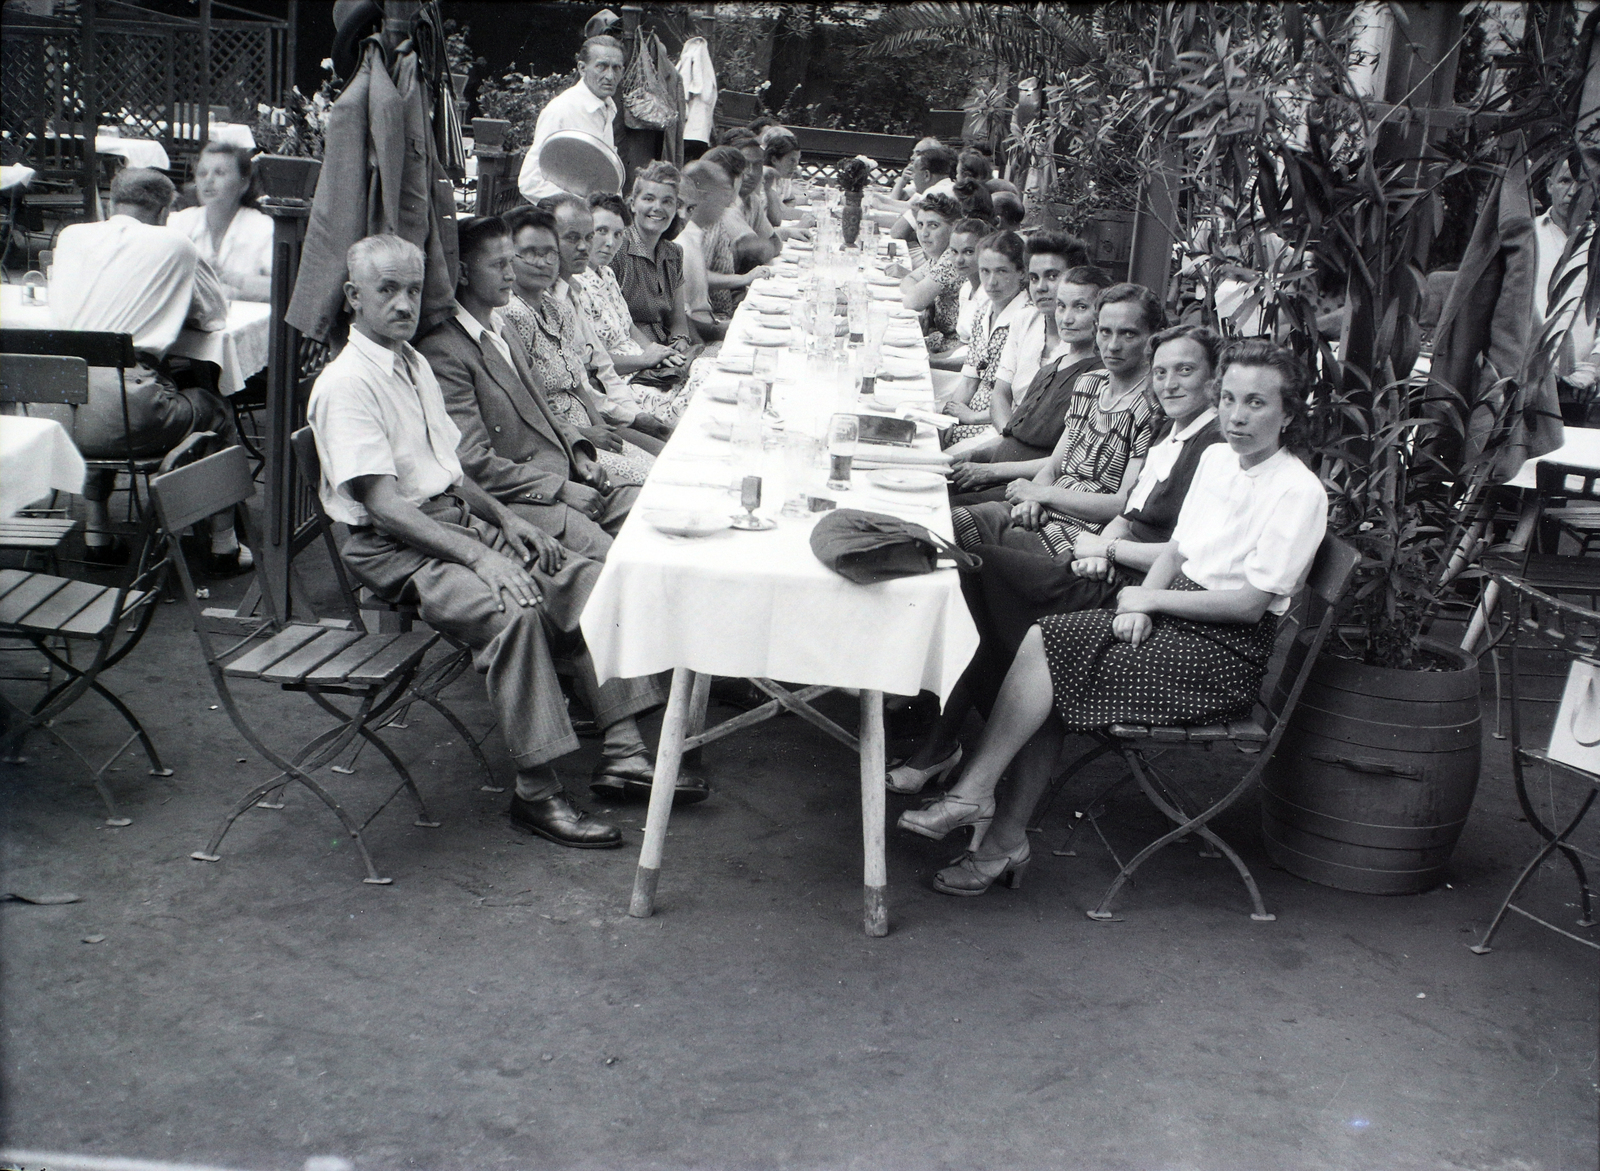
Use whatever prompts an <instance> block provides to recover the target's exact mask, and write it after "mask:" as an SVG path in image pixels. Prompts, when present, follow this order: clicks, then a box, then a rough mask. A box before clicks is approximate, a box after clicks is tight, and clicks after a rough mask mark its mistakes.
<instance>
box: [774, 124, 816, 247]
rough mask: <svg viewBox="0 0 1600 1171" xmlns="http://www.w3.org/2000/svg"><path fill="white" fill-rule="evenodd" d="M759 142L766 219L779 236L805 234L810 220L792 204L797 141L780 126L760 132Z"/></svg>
mask: <svg viewBox="0 0 1600 1171" xmlns="http://www.w3.org/2000/svg"><path fill="white" fill-rule="evenodd" d="M761 146H762V149H764V150H765V151H766V160H765V165H764V166H763V167H762V180H763V189H764V190H765V192H766V196H767V220H768V222H769V223H771V224H772V225H773V226H774V227H775V228H776V229H777V231H778V236H779V237H780V238H781V239H784V240H804V239H807V238H809V237H810V235H811V227H812V224H813V222H814V221H812V219H811V217H810V216H809V215H808V214H807V213H805V212H802V211H799V210H797V209H796V208H795V206H794V205H795V202H796V199H797V197H798V195H799V192H798V191H796V190H795V175H796V173H797V172H798V170H799V168H800V144H799V143H798V142H796V141H795V137H794V135H792V134H790V133H789V132H788V131H787V130H785V129H783V128H782V127H781V126H780V127H774V128H772V129H771V130H770V131H768V132H766V133H764V134H762V135H761Z"/></svg>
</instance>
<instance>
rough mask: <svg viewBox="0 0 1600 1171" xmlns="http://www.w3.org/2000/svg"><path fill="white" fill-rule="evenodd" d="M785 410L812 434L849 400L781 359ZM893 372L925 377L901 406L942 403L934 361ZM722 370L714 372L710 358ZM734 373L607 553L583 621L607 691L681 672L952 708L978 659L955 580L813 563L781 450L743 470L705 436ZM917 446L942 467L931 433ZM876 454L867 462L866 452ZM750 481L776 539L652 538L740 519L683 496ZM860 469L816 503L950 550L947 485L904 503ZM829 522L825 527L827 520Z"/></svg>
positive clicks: (681, 439)
mask: <svg viewBox="0 0 1600 1171" xmlns="http://www.w3.org/2000/svg"><path fill="white" fill-rule="evenodd" d="M755 317H756V314H755V312H754V310H753V309H752V308H751V306H750V304H748V303H747V304H745V305H743V306H741V308H740V310H739V312H738V313H737V314H736V315H735V318H734V321H733V325H732V328H731V329H730V330H729V334H728V339H727V340H726V341H725V342H724V344H723V351H722V357H723V358H725V359H728V360H730V361H732V362H737V361H739V360H741V359H742V358H744V357H746V356H748V355H749V354H750V352H751V347H750V346H749V344H748V342H747V341H746V340H745V335H746V330H747V329H748V327H749V326H750V325H751V323H752V322H753V320H754V318H755ZM777 352H778V357H779V365H778V368H777V377H778V379H779V382H778V384H777V385H776V386H775V387H774V392H773V395H774V400H775V402H776V404H777V406H778V408H779V410H780V412H782V413H784V414H785V416H786V423H787V420H788V419H790V418H796V417H802V418H803V417H804V416H810V419H811V420H812V422H813V425H815V424H817V423H819V422H820V421H822V420H824V419H826V417H827V415H828V414H829V413H830V412H831V411H832V410H834V409H838V402H839V394H840V388H839V387H838V386H831V385H818V384H817V383H816V382H815V381H812V380H807V381H805V382H801V381H799V380H798V379H797V380H796V381H787V379H789V378H791V377H795V376H798V375H801V374H802V373H803V370H802V369H801V367H802V366H803V364H802V363H800V362H799V360H798V359H796V358H794V357H793V356H791V354H790V353H789V351H787V350H779V351H777ZM900 353H901V354H902V356H901V357H899V358H897V359H895V361H896V362H897V363H898V364H900V365H902V366H904V365H905V364H907V363H916V364H920V368H921V371H920V372H921V376H922V381H920V382H918V383H915V384H908V383H906V382H896V383H895V384H893V385H894V386H895V387H896V388H897V389H900V390H901V393H902V394H903V393H905V391H904V388H906V387H907V386H908V385H914V386H916V387H917V388H918V389H921V390H924V391H925V393H927V394H928V395H930V396H931V386H930V385H929V384H928V383H927V382H926V375H927V353H926V351H925V350H923V349H921V348H920V347H919V348H918V349H916V350H911V351H901V352H900ZM701 361H702V362H706V363H712V364H715V363H716V362H717V361H718V359H711V358H702V359H701ZM738 381H739V376H738V375H736V374H720V373H719V374H713V375H710V376H709V377H708V378H707V380H706V384H705V386H703V387H702V389H701V390H700V391H699V392H697V394H696V395H695V398H694V400H693V401H692V402H691V403H690V406H689V409H688V411H687V412H686V413H685V415H684V418H683V419H682V420H681V421H680V423H679V424H678V427H677V430H676V432H675V433H674V435H673V437H672V439H671V441H670V442H669V443H668V444H667V447H666V450H665V451H664V452H663V453H662V455H661V457H660V458H659V460H658V461H657V463H656V466H655V469H654V471H653V472H652V474H651V477H650V479H649V481H647V482H646V484H645V486H644V489H643V490H642V492H641V494H640V497H639V501H638V503H637V504H636V505H635V506H634V509H633V512H632V514H631V516H630V517H629V520H628V522H627V524H626V525H624V527H623V529H622V532H621V534H620V535H619V536H618V537H617V540H616V543H615V544H614V545H613V546H612V547H611V551H610V553H609V554H607V557H606V564H605V568H604V570H603V571H602V572H601V575H600V579H599V581H598V583H597V584H596V586H595V589H594V593H593V594H592V595H591V596H590V598H589V603H588V606H587V607H586V608H585V609H584V613H583V619H582V627H583V633H584V638H585V640H586V642H587V644H588V647H589V650H590V652H591V653H592V654H593V656H594V661H595V667H596V669H597V670H598V672H599V675H600V677H601V679H609V678H616V677H624V678H626V677H632V676H639V675H651V674H655V673H656V672H659V671H665V670H668V669H670V668H674V667H687V668H689V669H690V670H693V671H699V672H705V673H709V674H714V675H726V676H737V677H744V678H751V677H759V678H769V679H779V680H785V681H787V682H791V683H801V684H824V685H828V686H834V687H853V688H861V689H866V690H874V691H883V692H888V693H891V694H897V695H914V694H916V693H917V692H918V691H920V690H924V689H926V690H928V691H933V692H936V693H938V694H939V695H940V696H941V697H943V696H945V695H948V694H949V692H950V689H951V687H953V686H954V684H955V682H956V680H957V678H959V677H960V675H961V672H962V671H963V670H964V669H965V667H966V665H967V662H968V660H969V659H970V658H971V657H972V654H973V652H974V651H975V650H976V649H977V645H978V635H977V629H976V627H975V626H974V625H973V622H972V618H971V616H970V615H969V614H968V612H967V607H966V603H965V601H964V600H963V597H962V594H961V586H960V581H959V579H958V577H957V574H956V572H955V571H954V570H953V569H945V570H939V571H936V572H934V573H931V574H925V575H922V576H917V577H907V578H900V579H898V580H895V581H888V582H880V583H878V584H876V585H870V586H864V585H856V584H854V583H853V582H850V581H847V580H846V579H844V578H842V577H840V576H839V575H838V574H836V573H834V572H832V571H831V570H829V569H826V568H824V567H823V565H822V564H821V562H819V561H818V560H817V559H816V556H815V555H814V554H813V553H812V552H811V546H810V536H811V530H812V527H813V526H814V525H815V523H816V519H817V518H816V516H812V517H808V518H805V519H791V518H788V517H784V516H781V515H779V509H780V508H781V506H782V504H783V499H784V497H785V495H786V494H787V492H786V485H785V484H784V476H783V455H782V451H781V449H779V450H769V451H767V452H766V453H764V454H763V456H762V457H761V466H760V467H759V468H748V469H747V468H745V467H742V466H740V464H739V463H738V461H737V460H736V459H735V458H734V456H733V454H732V451H731V444H730V443H729V442H727V441H725V440H718V439H716V438H713V437H712V435H711V434H710V433H709V432H708V430H707V426H708V424H712V425H713V426H715V425H717V424H720V423H723V422H725V421H726V422H731V420H732V419H733V417H734V407H733V406H731V405H725V404H722V403H718V402H715V401H712V394H713V393H715V392H717V391H719V390H721V391H723V392H724V393H725V392H726V391H727V390H729V389H731V388H732V387H735V386H737V383H738ZM918 447H919V448H920V449H922V450H923V451H924V452H926V453H928V454H929V455H930V456H934V457H935V458H936V453H937V452H938V441H937V439H936V438H935V436H934V433H933V430H932V428H931V427H928V428H924V429H923V431H922V433H921V434H920V435H919V437H918ZM869 450H870V449H869ZM747 471H759V472H760V474H761V475H762V476H763V503H762V508H761V509H760V512H761V514H762V515H765V516H768V517H771V518H772V519H775V520H776V521H777V523H778V527H777V528H776V529H773V530H771V531H769V532H741V531H738V530H733V529H729V530H726V531H724V532H720V533H717V534H715V535H713V536H710V537H702V538H679V537H669V536H665V535H663V534H662V533H660V532H657V531H656V530H655V529H653V528H652V527H651V526H650V525H649V524H648V523H647V522H646V521H645V520H644V519H643V515H642V514H643V513H644V512H646V511H648V510H650V509H655V508H672V509H676V508H689V509H694V510H698V511H704V512H711V513H721V514H727V515H733V514H736V513H738V512H739V511H740V509H739V504H738V500H737V498H736V496H734V495H732V494H730V493H729V491H728V490H727V488H726V487H697V486H684V485H681V484H671V483H667V482H666V481H669V480H692V479H703V480H706V481H708V482H713V483H715V484H717V485H729V484H732V483H733V482H735V481H736V480H737V479H738V478H739V477H740V476H742V475H743V474H745V473H746V472H747ZM869 475H870V473H865V472H862V471H860V470H857V471H856V472H855V475H854V479H853V484H852V487H851V489H850V491H848V492H836V493H833V492H825V490H824V489H823V488H822V486H821V482H822V480H823V479H824V478H825V473H821V472H819V474H817V476H816V479H815V483H816V491H817V492H818V493H821V494H826V495H831V496H834V497H836V498H837V500H838V502H839V505H840V506H841V507H849V508H860V509H869V510H873V511H878V512H889V513H895V514H897V515H901V516H904V517H906V518H907V519H909V520H913V521H915V522H916V523H918V524H922V525H926V526H927V527H928V528H930V529H932V530H934V531H935V532H938V533H940V534H942V535H943V536H945V537H946V538H949V537H950V535H951V529H950V512H949V506H948V498H947V495H946V492H945V489H944V487H943V486H942V485H941V486H938V487H936V488H934V489H933V490H931V491H924V492H918V493H905V492H894V491H889V490H886V489H881V488H877V487H874V486H872V485H871V484H869V483H868V476H869ZM819 515H826V514H819Z"/></svg>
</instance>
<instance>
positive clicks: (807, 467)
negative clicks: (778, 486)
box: [783, 430, 822, 517]
mask: <svg viewBox="0 0 1600 1171" xmlns="http://www.w3.org/2000/svg"><path fill="white" fill-rule="evenodd" d="M821 454H822V444H821V443H819V442H818V441H817V438H816V436H814V435H807V434H806V433H805V432H804V431H795V430H789V431H785V432H784V435H783V490H784V496H785V499H784V504H783V515H784V516H789V517H803V516H807V515H809V514H810V512H811V506H810V505H809V504H808V503H807V501H806V490H807V489H808V488H810V487H811V485H812V484H813V483H814V482H815V481H816V474H817V460H818V457H819V456H821Z"/></svg>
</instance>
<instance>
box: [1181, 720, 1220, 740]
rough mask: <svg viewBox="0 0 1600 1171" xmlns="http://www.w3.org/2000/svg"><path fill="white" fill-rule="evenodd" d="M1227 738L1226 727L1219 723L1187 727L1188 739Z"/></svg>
mask: <svg viewBox="0 0 1600 1171" xmlns="http://www.w3.org/2000/svg"><path fill="white" fill-rule="evenodd" d="M1227 738H1228V729H1227V728H1225V727H1224V726H1223V725H1221V724H1201V725H1199V726H1198V727H1194V728H1190V729H1189V739H1191V740H1201V741H1204V740H1226V739H1227Z"/></svg>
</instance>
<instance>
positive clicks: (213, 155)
mask: <svg viewBox="0 0 1600 1171" xmlns="http://www.w3.org/2000/svg"><path fill="white" fill-rule="evenodd" d="M250 153H251V152H250V151H249V150H248V149H246V148H244V147H241V146H230V145H228V144H227V143H223V142H208V143H207V144H206V146H205V149H204V150H202V151H201V152H200V157H199V158H197V159H196V160H195V164H194V190H195V195H196V197H197V198H198V199H199V200H200V206H199V207H186V208H184V209H183V210H182V211H176V212H173V213H172V214H171V215H170V216H168V217H167V226H168V227H169V228H177V229H178V231H180V232H182V233H183V234H184V235H185V236H187V237H189V239H190V240H192V241H193V242H194V246H195V247H196V248H198V249H200V255H201V256H203V257H205V258H206V259H207V260H208V261H210V262H211V267H212V268H213V269H215V270H216V273H217V276H218V277H220V278H221V280H222V287H223V288H224V289H225V290H226V291H227V294H228V297H229V299H230V300H234V301H270V300H271V299H272V217H271V216H269V215H267V214H266V213H265V212H262V211H258V210H257V209H256V206H255V201H256V190H255V183H254V180H253V170H252V165H251V162H250Z"/></svg>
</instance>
